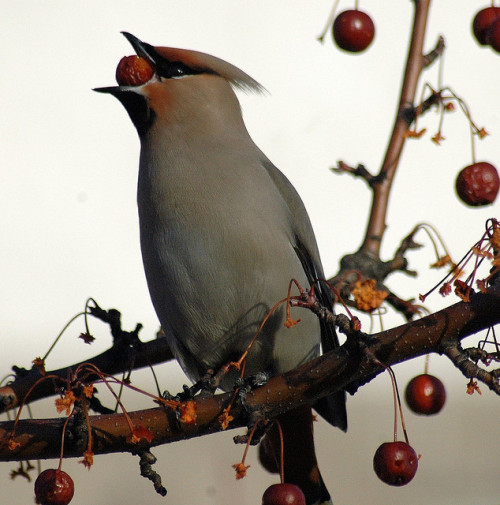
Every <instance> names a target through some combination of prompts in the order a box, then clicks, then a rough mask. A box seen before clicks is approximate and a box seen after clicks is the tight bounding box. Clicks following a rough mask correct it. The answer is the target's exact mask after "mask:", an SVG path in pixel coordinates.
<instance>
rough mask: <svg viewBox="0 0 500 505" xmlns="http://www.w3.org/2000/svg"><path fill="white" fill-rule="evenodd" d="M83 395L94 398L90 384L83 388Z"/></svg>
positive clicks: (92, 387)
mask: <svg viewBox="0 0 500 505" xmlns="http://www.w3.org/2000/svg"><path fill="white" fill-rule="evenodd" d="M83 394H84V395H85V396H86V397H87V398H92V397H93V396H94V386H93V385H92V384H89V385H88V386H84V387H83Z"/></svg>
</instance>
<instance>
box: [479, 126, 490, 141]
mask: <svg viewBox="0 0 500 505" xmlns="http://www.w3.org/2000/svg"><path fill="white" fill-rule="evenodd" d="M477 134H478V135H479V138H481V139H484V137H486V136H487V135H489V133H488V132H487V131H486V130H485V129H484V128H480V129H479V130H478V131H477Z"/></svg>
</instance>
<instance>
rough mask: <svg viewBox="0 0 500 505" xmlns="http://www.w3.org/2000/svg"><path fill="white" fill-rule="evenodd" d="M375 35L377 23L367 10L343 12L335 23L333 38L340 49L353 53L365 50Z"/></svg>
mask: <svg viewBox="0 0 500 505" xmlns="http://www.w3.org/2000/svg"><path fill="white" fill-rule="evenodd" d="M374 36H375V25H374V24H373V21H372V18H371V17H370V16H369V15H368V14H366V13H365V12H362V11H358V10H347V11H344V12H341V13H340V14H339V15H338V16H337V18H336V19H335V21H334V23H333V38H334V40H335V42H336V43H337V45H338V46H339V47H340V49H344V50H345V51H349V52H352V53H359V52H360V51H364V50H365V49H366V48H367V47H368V46H369V45H370V44H371V41H372V40H373V37H374Z"/></svg>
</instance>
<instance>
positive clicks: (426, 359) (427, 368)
mask: <svg viewBox="0 0 500 505" xmlns="http://www.w3.org/2000/svg"><path fill="white" fill-rule="evenodd" d="M428 373H429V355H428V354H426V355H425V364H424V374H426V375H427V374H428Z"/></svg>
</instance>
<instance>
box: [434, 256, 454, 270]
mask: <svg viewBox="0 0 500 505" xmlns="http://www.w3.org/2000/svg"><path fill="white" fill-rule="evenodd" d="M446 265H451V266H452V267H453V266H455V264H454V263H453V261H451V258H450V255H449V254H446V255H444V256H441V257H440V258H439V259H438V260H437V261H436V263H432V265H431V268H442V267H444V266H446Z"/></svg>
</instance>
